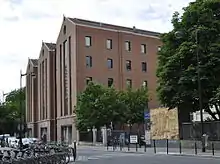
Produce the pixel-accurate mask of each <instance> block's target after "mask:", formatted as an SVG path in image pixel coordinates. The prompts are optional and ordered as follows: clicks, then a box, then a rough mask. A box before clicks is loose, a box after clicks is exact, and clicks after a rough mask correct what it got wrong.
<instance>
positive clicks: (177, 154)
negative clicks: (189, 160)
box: [155, 152, 220, 159]
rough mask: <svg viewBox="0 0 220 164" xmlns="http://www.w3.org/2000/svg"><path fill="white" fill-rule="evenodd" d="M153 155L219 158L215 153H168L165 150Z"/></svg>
mask: <svg viewBox="0 0 220 164" xmlns="http://www.w3.org/2000/svg"><path fill="white" fill-rule="evenodd" d="M155 155H172V156H189V157H203V158H218V159H220V156H218V155H216V156H213V155H209V154H197V155H195V154H179V153H169V154H167V153H166V152H158V153H157V154H155Z"/></svg>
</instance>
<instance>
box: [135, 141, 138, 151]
mask: <svg viewBox="0 0 220 164" xmlns="http://www.w3.org/2000/svg"><path fill="white" fill-rule="evenodd" d="M135 145H136V152H137V151H138V143H136V144H135Z"/></svg>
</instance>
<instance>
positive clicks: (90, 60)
mask: <svg viewBox="0 0 220 164" xmlns="http://www.w3.org/2000/svg"><path fill="white" fill-rule="evenodd" d="M86 67H88V68H90V67H92V56H86Z"/></svg>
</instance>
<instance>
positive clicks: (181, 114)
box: [177, 106, 191, 139]
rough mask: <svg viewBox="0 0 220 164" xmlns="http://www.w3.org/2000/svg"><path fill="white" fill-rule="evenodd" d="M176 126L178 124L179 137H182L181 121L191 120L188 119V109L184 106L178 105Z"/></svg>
mask: <svg viewBox="0 0 220 164" xmlns="http://www.w3.org/2000/svg"><path fill="white" fill-rule="evenodd" d="M177 110H178V124H179V125H178V126H179V139H184V138H183V123H186V122H191V120H190V112H189V111H190V110H189V109H187V107H186V106H185V107H184V106H180V107H178V109H177Z"/></svg>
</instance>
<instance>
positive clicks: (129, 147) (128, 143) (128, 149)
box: [128, 143, 130, 151]
mask: <svg viewBox="0 0 220 164" xmlns="http://www.w3.org/2000/svg"><path fill="white" fill-rule="evenodd" d="M128 151H130V143H128Z"/></svg>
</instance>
